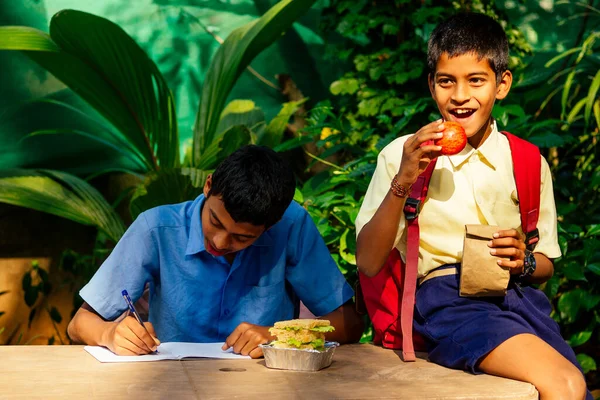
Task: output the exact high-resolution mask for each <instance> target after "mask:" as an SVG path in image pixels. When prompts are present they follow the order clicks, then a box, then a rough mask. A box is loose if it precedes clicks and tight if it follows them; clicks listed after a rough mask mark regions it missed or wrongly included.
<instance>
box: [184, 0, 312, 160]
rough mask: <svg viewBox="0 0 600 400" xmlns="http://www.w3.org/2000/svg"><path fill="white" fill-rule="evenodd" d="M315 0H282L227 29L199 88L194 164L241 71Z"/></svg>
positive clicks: (210, 135)
mask: <svg viewBox="0 0 600 400" xmlns="http://www.w3.org/2000/svg"><path fill="white" fill-rule="evenodd" d="M314 2H315V0H283V1H280V2H279V3H277V4H275V5H274V6H273V7H272V8H271V9H269V11H267V12H266V13H265V14H264V15H263V16H262V17H261V18H259V19H257V20H255V21H252V22H250V23H248V24H246V25H244V26H242V27H240V28H238V29H236V30H234V31H233V32H231V34H229V36H228V37H227V39H225V42H224V43H223V45H222V46H221V47H219V49H218V50H217V53H216V54H215V56H214V58H213V60H212V62H211V64H210V66H209V68H208V71H207V73H206V77H205V79H204V86H203V88H202V96H201V99H200V106H199V109H198V114H197V117H196V125H195V127H194V145H193V153H192V154H193V164H192V166H194V167H198V165H199V164H200V163H201V161H202V153H203V152H204V150H205V149H206V148H208V147H209V146H210V144H211V143H212V141H213V139H214V137H215V133H216V130H217V125H218V123H219V117H220V115H221V111H222V110H223V107H224V105H225V101H226V99H227V97H228V96H229V92H230V91H231V89H232V88H233V85H234V84H235V82H236V81H237V79H238V78H239V76H240V74H241V73H242V71H243V70H244V69H245V68H246V67H247V66H248V65H249V64H250V62H251V61H252V60H253V59H254V58H255V57H256V56H257V55H258V54H259V53H260V52H261V51H263V50H264V49H265V48H267V47H268V46H269V45H271V44H272V43H273V42H274V41H275V40H277V39H278V38H279V37H280V36H281V34H282V33H283V32H285V31H286V30H287V29H289V28H290V27H291V26H292V24H293V23H294V21H295V20H296V19H298V18H299V17H300V16H301V15H302V14H304V13H305V12H306V11H307V10H308V9H309V8H311V6H312V5H313V4H314Z"/></svg>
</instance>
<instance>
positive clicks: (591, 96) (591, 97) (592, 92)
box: [585, 69, 600, 124]
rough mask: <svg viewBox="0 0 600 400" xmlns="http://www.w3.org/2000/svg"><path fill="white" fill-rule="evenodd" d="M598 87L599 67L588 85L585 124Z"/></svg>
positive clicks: (599, 83) (590, 112)
mask: <svg viewBox="0 0 600 400" xmlns="http://www.w3.org/2000/svg"><path fill="white" fill-rule="evenodd" d="M599 88H600V69H599V70H598V72H596V76H595V77H594V79H592V83H591V85H590V90H589V91H588V95H587V100H586V103H585V123H586V124H587V123H588V121H589V119H590V115H591V114H592V107H593V106H594V102H595V100H596V94H597V93H598V89H599Z"/></svg>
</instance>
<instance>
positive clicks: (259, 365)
mask: <svg viewBox="0 0 600 400" xmlns="http://www.w3.org/2000/svg"><path fill="white" fill-rule="evenodd" d="M121 398H123V399H165V398H168V399H170V400H175V399H233V398H238V399H242V398H244V399H246V398H257V399H264V400H273V399H332V398H337V399H392V398H393V399H446V400H447V399H512V400H519V399H537V398H538V395H537V391H536V390H535V388H534V387H533V386H532V385H530V384H528V383H523V382H518V381H513V380H508V379H503V378H497V377H493V376H486V375H472V374H469V373H466V372H462V371H455V370H450V369H446V368H443V367H440V366H437V365H435V364H432V363H429V362H427V361H426V360H424V359H417V361H416V362H414V363H403V362H402V361H401V360H400V358H399V357H398V355H397V354H395V353H394V352H393V351H391V350H384V349H382V348H379V347H375V346H371V345H346V346H341V347H339V348H338V349H336V353H335V355H334V361H333V364H332V365H331V366H330V367H329V368H327V369H324V370H321V371H319V372H294V371H279V370H273V369H268V368H266V367H265V365H264V360H262V359H259V360H210V359H193V360H185V361H158V362H144V363H127V364H102V363H100V362H98V361H96V359H95V358H93V357H92V356H91V355H89V354H88V353H87V352H85V351H84V350H83V347H82V346H0V399H111V400H115V399H121Z"/></svg>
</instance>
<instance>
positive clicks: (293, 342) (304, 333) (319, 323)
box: [269, 319, 335, 350]
mask: <svg viewBox="0 0 600 400" xmlns="http://www.w3.org/2000/svg"><path fill="white" fill-rule="evenodd" d="M334 330H335V328H334V327H333V326H331V325H329V321H327V320H326V319H292V320H289V321H280V322H276V323H275V326H273V327H272V328H271V329H269V333H271V335H273V336H277V340H276V341H274V342H273V343H272V345H273V347H277V348H284V349H310V350H325V334H326V333H327V332H333V331H334Z"/></svg>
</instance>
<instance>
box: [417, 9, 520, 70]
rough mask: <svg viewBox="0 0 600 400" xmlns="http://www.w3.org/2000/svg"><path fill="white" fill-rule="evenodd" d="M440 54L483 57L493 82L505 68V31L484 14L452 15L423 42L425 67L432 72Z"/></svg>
mask: <svg viewBox="0 0 600 400" xmlns="http://www.w3.org/2000/svg"><path fill="white" fill-rule="evenodd" d="M443 53H448V56H449V57H456V56H460V55H463V54H469V53H474V54H477V56H478V57H479V59H482V58H485V59H486V60H487V61H488V62H489V64H490V67H491V68H492V71H494V73H495V74H496V81H497V82H500V78H501V77H502V74H503V73H504V71H506V70H507V69H508V39H507V38H506V33H505V32H504V29H502V26H500V24H499V23H498V22H496V21H495V20H494V19H492V18H491V17H488V16H487V15H484V14H477V13H460V14H455V15H453V16H451V17H450V18H448V19H446V20H445V21H443V22H442V23H440V24H439V25H438V26H437V27H436V28H435V29H434V30H433V32H432V33H431V37H430V38H429V42H428V45H427V67H428V68H429V72H430V73H431V74H432V75H433V74H435V71H436V67H437V62H438V60H439V59H440V57H441V56H442V54H443Z"/></svg>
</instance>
